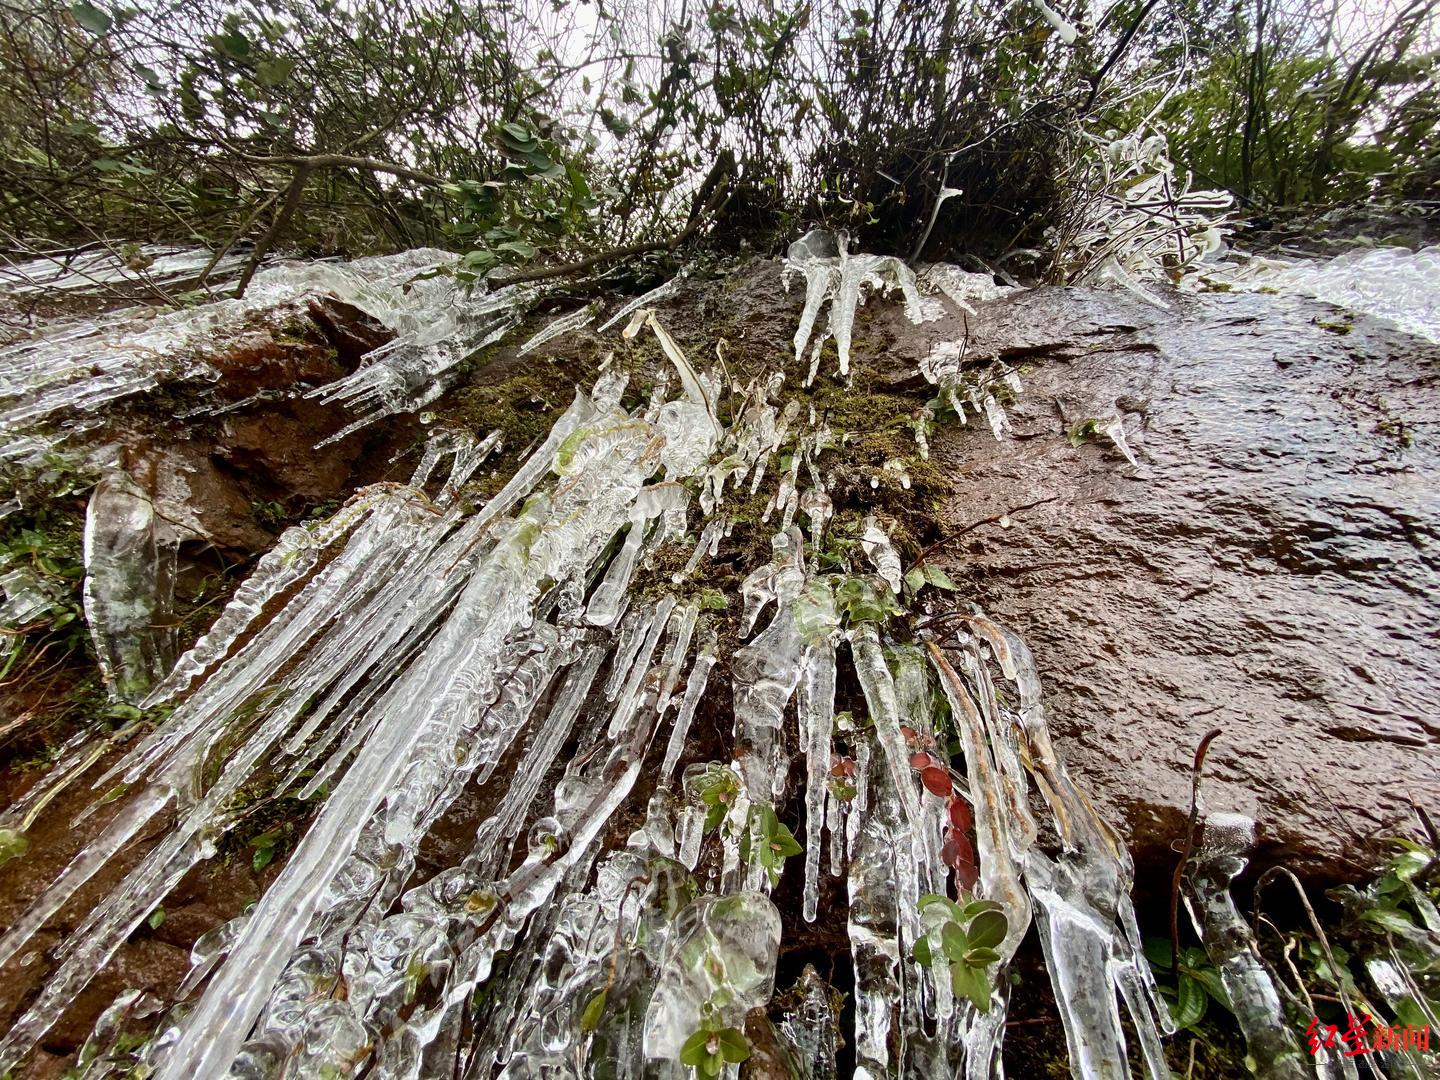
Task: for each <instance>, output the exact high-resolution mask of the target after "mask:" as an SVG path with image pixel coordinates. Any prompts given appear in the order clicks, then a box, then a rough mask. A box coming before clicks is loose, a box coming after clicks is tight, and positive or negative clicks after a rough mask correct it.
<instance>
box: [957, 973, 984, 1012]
mask: <svg viewBox="0 0 1440 1080" xmlns="http://www.w3.org/2000/svg"><path fill="white" fill-rule="evenodd" d="M950 988H951V989H952V990H954V991H955V996H956V997H961V998H967V999H969V1001H970V1002H971V1003H972V1004H973V1005H974V1006H975V1008H977V1009H979V1010H980V1011H981V1012H989V1011H990V978H989V976H988V975H986V974H985V970H984V969H983V968H976V967H971V966H969V965H968V964H963V963H961V964H951V965H950Z"/></svg>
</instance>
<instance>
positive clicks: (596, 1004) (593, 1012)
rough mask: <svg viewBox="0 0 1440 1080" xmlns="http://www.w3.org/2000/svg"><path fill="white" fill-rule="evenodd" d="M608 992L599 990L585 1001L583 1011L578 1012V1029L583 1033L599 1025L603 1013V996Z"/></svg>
mask: <svg viewBox="0 0 1440 1080" xmlns="http://www.w3.org/2000/svg"><path fill="white" fill-rule="evenodd" d="M609 993H610V991H609V990H601V991H600V992H599V993H598V994H596V995H595V996H594V997H592V998H591V999H590V1000H589V1001H588V1002H587V1003H586V1005H585V1011H584V1012H582V1013H581V1014H580V1030H581V1031H583V1032H585V1034H587V1035H588V1034H590V1032H592V1031H594V1030H595V1029H596V1028H597V1027H599V1026H600V1017H601V1016H603V1015H604V1014H605V998H606V997H607V996H609Z"/></svg>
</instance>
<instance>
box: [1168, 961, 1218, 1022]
mask: <svg viewBox="0 0 1440 1080" xmlns="http://www.w3.org/2000/svg"><path fill="white" fill-rule="evenodd" d="M1178 989H1179V993H1178V994H1177V995H1176V998H1175V1000H1174V1001H1172V1002H1170V1015H1171V1017H1173V1018H1174V1020H1175V1026H1176V1027H1182V1028H1188V1027H1194V1026H1195V1025H1196V1024H1198V1023H1199V1022H1200V1020H1201V1018H1203V1017H1204V1015H1205V1005H1206V1003H1207V1002H1208V1000H1209V999H1208V998H1207V997H1206V995H1205V988H1204V987H1203V986H1201V985H1200V983H1198V982H1197V981H1196V980H1194V979H1192V978H1190V976H1188V975H1185V974H1183V973H1182V974H1181V975H1180V984H1179V987H1178Z"/></svg>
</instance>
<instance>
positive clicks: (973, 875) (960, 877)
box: [955, 862, 980, 892]
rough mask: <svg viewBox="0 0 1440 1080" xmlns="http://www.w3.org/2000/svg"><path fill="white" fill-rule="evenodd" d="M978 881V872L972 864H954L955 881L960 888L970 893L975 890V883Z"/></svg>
mask: <svg viewBox="0 0 1440 1080" xmlns="http://www.w3.org/2000/svg"><path fill="white" fill-rule="evenodd" d="M979 880H980V871H979V870H978V869H976V867H975V864H974V863H969V862H960V863H956V864H955V881H956V883H958V884H959V886H960V888H962V889H964V890H965V891H966V892H970V891H971V890H973V889H974V888H975V883H976V882H977V881H979Z"/></svg>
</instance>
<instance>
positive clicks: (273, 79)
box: [255, 56, 295, 86]
mask: <svg viewBox="0 0 1440 1080" xmlns="http://www.w3.org/2000/svg"><path fill="white" fill-rule="evenodd" d="M294 70H295V61H294V60H292V59H291V58H290V57H288V56H277V57H276V58H275V59H273V60H262V61H260V63H258V64H256V65H255V77H256V78H257V79H259V80H260V84H261V85H262V86H279V85H280V84H281V83H283V82H286V81H287V80H288V79H289V78H290V75H291V74H292V73H293V72H294Z"/></svg>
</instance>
